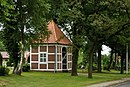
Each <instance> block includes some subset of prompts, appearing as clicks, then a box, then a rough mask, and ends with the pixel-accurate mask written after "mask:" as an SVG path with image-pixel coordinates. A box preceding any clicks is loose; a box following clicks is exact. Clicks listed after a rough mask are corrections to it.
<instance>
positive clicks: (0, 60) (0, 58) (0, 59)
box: [0, 53, 3, 66]
mask: <svg viewBox="0 0 130 87" xmlns="http://www.w3.org/2000/svg"><path fill="white" fill-rule="evenodd" d="M2 60H3V58H2V55H1V53H0V66H2Z"/></svg>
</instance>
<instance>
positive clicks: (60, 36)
mask: <svg viewBox="0 0 130 87" xmlns="http://www.w3.org/2000/svg"><path fill="white" fill-rule="evenodd" d="M48 31H49V32H50V33H51V34H50V35H49V37H48V38H47V39H46V40H45V39H42V40H41V39H40V43H59V44H66V45H67V44H71V41H70V40H69V39H68V38H67V37H66V36H65V35H64V33H63V32H62V31H61V29H59V27H58V26H57V25H56V24H55V22H54V21H53V20H51V21H50V22H49V23H48Z"/></svg>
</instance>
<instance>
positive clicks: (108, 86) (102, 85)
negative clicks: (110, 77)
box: [85, 78, 130, 87]
mask: <svg viewBox="0 0 130 87" xmlns="http://www.w3.org/2000/svg"><path fill="white" fill-rule="evenodd" d="M129 80H130V78H123V79H121V80H116V81H109V82H103V83H99V84H94V85H89V86H85V87H112V85H115V84H118V83H123V82H126V81H129Z"/></svg>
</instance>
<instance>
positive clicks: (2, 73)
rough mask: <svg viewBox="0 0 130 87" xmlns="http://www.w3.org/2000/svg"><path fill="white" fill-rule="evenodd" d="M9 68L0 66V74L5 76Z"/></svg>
mask: <svg viewBox="0 0 130 87" xmlns="http://www.w3.org/2000/svg"><path fill="white" fill-rule="evenodd" d="M9 71H10V70H9V68H7V67H3V66H0V76H5V75H8V74H9Z"/></svg>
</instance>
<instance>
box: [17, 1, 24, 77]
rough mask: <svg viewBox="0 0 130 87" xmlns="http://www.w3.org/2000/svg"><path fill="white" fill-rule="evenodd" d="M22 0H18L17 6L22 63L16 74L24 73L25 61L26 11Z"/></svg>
mask: <svg viewBox="0 0 130 87" xmlns="http://www.w3.org/2000/svg"><path fill="white" fill-rule="evenodd" d="M22 4H23V3H22V1H21V0H17V7H18V8H19V15H18V22H19V25H20V26H19V29H20V30H21V32H20V33H21V35H20V38H21V42H20V47H21V49H20V50H21V58H20V65H19V66H18V67H17V68H16V69H15V71H16V74H17V75H21V73H22V67H23V63H24V52H25V50H24V44H25V43H24V21H23V20H24V19H25V18H24V13H23V12H22V10H23V7H22Z"/></svg>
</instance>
